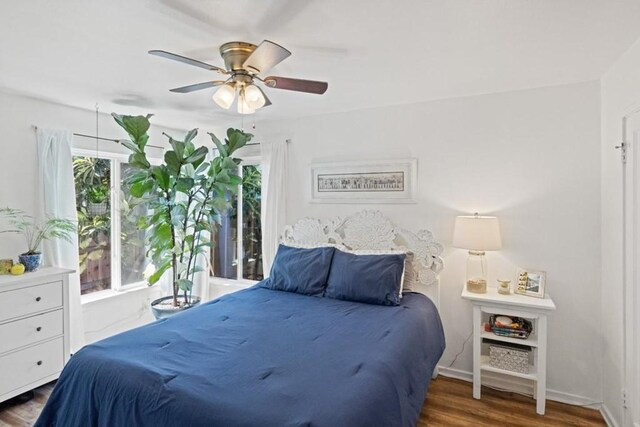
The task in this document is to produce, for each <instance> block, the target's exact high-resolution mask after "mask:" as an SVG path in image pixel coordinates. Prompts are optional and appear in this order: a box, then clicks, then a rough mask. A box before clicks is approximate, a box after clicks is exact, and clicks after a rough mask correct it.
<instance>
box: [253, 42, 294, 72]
mask: <svg viewBox="0 0 640 427" xmlns="http://www.w3.org/2000/svg"><path fill="white" fill-rule="evenodd" d="M290 55H291V52H289V51H288V50H287V49H285V48H283V47H282V46H280V45H279V44H276V43H274V42H272V41H269V40H263V41H262V43H260V45H258V47H257V48H256V50H254V51H253V53H251V55H249V57H248V58H247V59H246V60H245V61H244V63H243V64H242V68H245V69H247V70H249V71H251V72H255V73H256V74H259V73H264V72H266V71H267V70H270V69H271V68H273V67H274V66H276V65H277V64H279V63H281V62H282V61H284V60H285V59H287V58H288V57H289V56H290Z"/></svg>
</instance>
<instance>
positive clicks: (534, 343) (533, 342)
mask: <svg viewBox="0 0 640 427" xmlns="http://www.w3.org/2000/svg"><path fill="white" fill-rule="evenodd" d="M480 327H481V328H484V325H480ZM481 337H482V339H488V340H493V341H502V342H506V343H509V344H518V345H528V346H530V347H538V335H537V334H535V333H532V334H531V335H529V338H527V339H526V340H524V339H520V338H511V337H502V336H500V335H496V334H494V333H493V332H486V331H482V334H481Z"/></svg>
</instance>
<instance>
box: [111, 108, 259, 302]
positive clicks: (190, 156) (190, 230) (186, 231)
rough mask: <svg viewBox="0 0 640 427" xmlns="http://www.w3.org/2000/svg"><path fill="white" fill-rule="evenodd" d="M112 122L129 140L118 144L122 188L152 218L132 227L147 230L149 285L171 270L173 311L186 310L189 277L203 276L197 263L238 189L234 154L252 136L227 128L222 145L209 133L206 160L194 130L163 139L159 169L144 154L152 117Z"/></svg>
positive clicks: (189, 291) (238, 161) (129, 118)
mask: <svg viewBox="0 0 640 427" xmlns="http://www.w3.org/2000/svg"><path fill="white" fill-rule="evenodd" d="M113 118H114V119H115V121H116V122H117V123H118V125H119V126H120V127H122V128H123V129H124V130H125V131H126V132H127V134H128V135H129V137H130V141H122V144H123V145H124V146H125V147H127V148H128V149H129V150H130V151H131V154H130V156H129V165H130V166H131V169H130V174H129V175H128V176H127V177H126V178H125V180H124V182H125V185H127V186H128V188H129V192H130V194H131V196H132V197H133V198H134V200H135V203H138V204H140V203H144V204H145V205H146V207H147V208H148V209H149V211H150V212H151V214H150V215H149V216H148V217H144V218H142V219H141V220H140V221H139V222H138V224H137V226H138V228H139V229H142V230H146V236H147V238H146V240H147V241H146V244H147V248H148V252H147V255H148V256H149V257H150V259H151V261H152V263H153V265H154V267H155V271H154V272H153V273H152V274H151V275H150V276H149V278H148V281H149V284H150V285H152V284H154V283H156V282H157V281H158V280H160V278H161V277H162V275H163V274H164V273H165V272H167V271H168V270H171V275H172V276H171V282H172V289H173V305H174V306H189V305H190V304H191V291H192V289H193V280H194V275H195V273H197V272H198V271H202V270H203V268H202V266H201V265H199V264H198V263H197V261H198V257H199V255H201V254H203V253H204V252H205V250H206V248H207V247H209V245H210V241H209V237H208V236H211V235H212V231H213V226H214V224H215V221H217V220H218V218H219V216H220V213H221V212H224V211H225V210H226V209H227V208H228V207H229V206H228V204H229V197H228V195H229V193H236V192H237V190H238V187H239V185H241V183H242V179H241V178H240V177H239V176H238V175H237V174H236V173H237V170H238V165H239V164H240V160H239V159H236V158H234V157H233V154H234V153H235V152H236V151H237V150H238V149H240V148H242V147H243V146H244V145H245V144H246V143H247V142H249V141H250V140H251V138H252V136H253V135H251V134H249V133H245V132H243V131H241V130H239V129H233V128H229V129H228V130H227V135H226V138H225V140H224V142H222V141H220V140H219V139H218V138H217V137H216V136H215V135H214V134H212V133H209V136H210V138H211V141H212V143H213V145H215V148H216V150H215V151H213V154H212V156H211V157H210V158H207V155H208V154H209V148H208V147H205V146H201V147H196V146H195V144H194V143H193V140H194V138H195V137H196V135H197V134H198V130H197V129H193V130H191V131H189V132H188V133H187V134H186V136H185V137H184V139H183V140H179V139H174V138H173V137H171V136H169V135H167V134H164V135H165V136H166V137H167V138H168V139H169V144H170V146H171V149H168V150H166V151H165V153H164V162H163V163H162V164H158V165H154V164H152V163H151V162H150V160H149V158H148V156H147V151H146V148H147V142H148V140H149V135H148V131H149V127H150V123H149V119H150V118H151V115H147V116H123V115H118V114H115V113H114V114H113ZM212 148H213V147H212Z"/></svg>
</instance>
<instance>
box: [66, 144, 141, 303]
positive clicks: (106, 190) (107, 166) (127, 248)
mask: <svg viewBox="0 0 640 427" xmlns="http://www.w3.org/2000/svg"><path fill="white" fill-rule="evenodd" d="M105 157H106V156H105ZM73 171H74V178H75V188H76V211H77V215H78V253H79V258H80V289H81V293H82V294H83V295H84V294H88V293H91V292H96V291H102V290H105V289H119V288H122V287H124V286H126V285H130V284H133V283H139V282H141V281H143V280H144V278H143V272H144V269H145V267H146V264H147V261H146V259H145V247H144V232H143V231H139V230H138V229H137V227H136V223H137V221H138V218H140V216H143V215H146V212H145V211H144V207H142V206H137V207H135V208H134V207H132V206H131V197H130V195H129V192H128V191H127V189H126V188H124V186H123V184H122V181H123V179H124V178H125V177H126V175H127V173H128V171H129V166H128V165H127V163H126V162H124V161H122V160H121V159H119V158H116V157H113V158H103V157H93V156H75V157H74V158H73ZM112 183H120V184H119V185H118V187H115V186H114V185H113V184H112ZM116 188H117V190H116ZM113 192H115V196H116V197H112V193H113ZM112 260H116V262H115V265H113V264H112Z"/></svg>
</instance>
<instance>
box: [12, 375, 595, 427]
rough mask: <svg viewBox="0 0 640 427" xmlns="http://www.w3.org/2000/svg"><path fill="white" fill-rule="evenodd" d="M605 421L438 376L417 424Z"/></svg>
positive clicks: (15, 426) (21, 413)
mask: <svg viewBox="0 0 640 427" xmlns="http://www.w3.org/2000/svg"><path fill="white" fill-rule="evenodd" d="M52 389H53V384H47V385H44V386H42V387H40V388H38V389H36V390H35V397H34V399H32V400H30V401H29V402H27V403H23V404H19V403H16V402H15V401H8V402H5V403H2V404H0V426H3V427H4V426H11V427H23V426H25V427H26V426H31V425H32V424H33V423H34V422H35V420H36V418H37V417H38V414H39V413H40V411H41V410H42V407H43V406H44V404H45V402H46V401H47V398H48V397H49V394H50V393H51V390H52ZM605 425H606V424H605V422H604V420H603V419H602V416H601V415H600V413H599V412H598V411H596V410H593V409H588V408H582V407H579V406H571V405H565V404H563V403H557V402H551V401H547V413H546V415H545V416H540V415H536V407H535V401H534V400H533V399H530V398H527V397H524V396H521V395H519V394H514V393H506V392H500V391H496V390H492V389H488V388H485V387H483V389H482V400H474V399H473V397H471V384H470V383H467V382H464V381H460V380H454V379H451V378H445V377H442V376H440V377H438V378H437V379H436V380H434V381H432V382H431V387H430V389H429V396H428V397H427V400H426V401H425V404H424V406H423V407H422V413H421V414H420V419H419V420H418V427H425V426H429V427H441V426H442V427H457V426H474V427H476V426H477V427H483V426H487V427H489V426H490V427H497V426H505V427H507V426H508V427H538V426H580V427H590V426H605ZM132 427H133V426H132Z"/></svg>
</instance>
